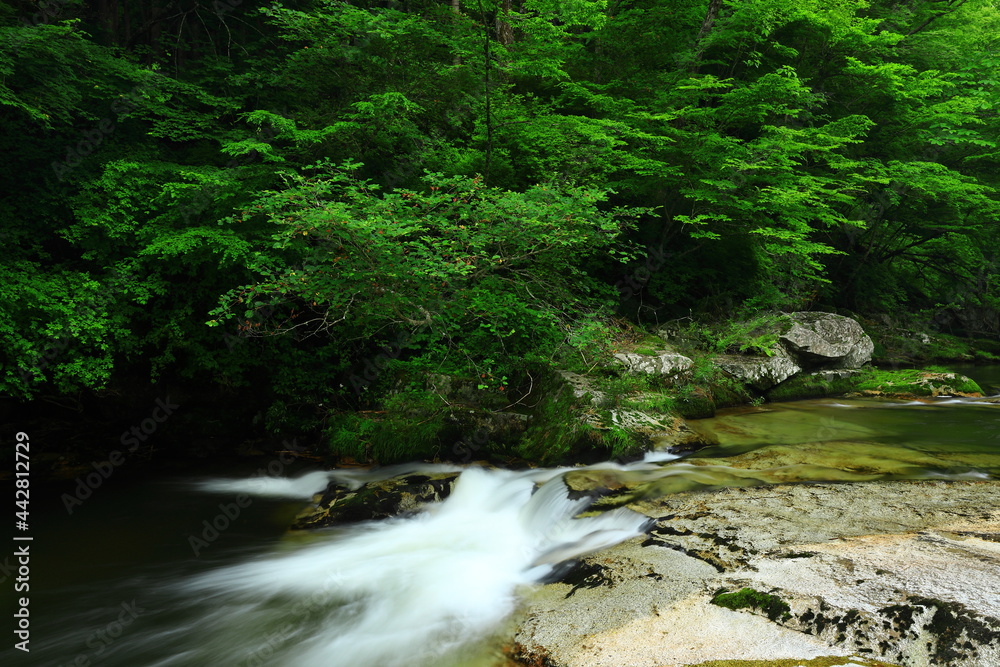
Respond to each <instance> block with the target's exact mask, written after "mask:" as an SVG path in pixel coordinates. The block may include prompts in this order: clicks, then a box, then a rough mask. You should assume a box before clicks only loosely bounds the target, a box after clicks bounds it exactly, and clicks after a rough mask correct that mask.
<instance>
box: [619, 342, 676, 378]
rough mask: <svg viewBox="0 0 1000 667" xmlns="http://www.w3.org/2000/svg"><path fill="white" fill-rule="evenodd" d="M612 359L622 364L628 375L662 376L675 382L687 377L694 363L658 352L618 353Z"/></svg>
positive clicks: (671, 354)
mask: <svg viewBox="0 0 1000 667" xmlns="http://www.w3.org/2000/svg"><path fill="white" fill-rule="evenodd" d="M614 358H615V359H616V360H618V361H619V362H621V363H622V364H624V366H625V368H626V369H627V370H628V372H630V373H648V374H650V375H663V376H665V377H667V378H669V379H671V380H674V381H677V380H681V379H683V378H685V377H687V376H688V374H689V373H688V371H690V370H691V368H692V367H693V366H694V362H693V361H692V360H691V359H689V358H688V357H685V356H684V355H683V354H677V353H676V352H669V351H665V350H659V351H658V352H657V353H656V354H655V355H648V354H639V353H638V352H618V353H616V354H615V355H614Z"/></svg>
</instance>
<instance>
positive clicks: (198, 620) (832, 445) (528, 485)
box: [0, 369, 1000, 667]
mask: <svg viewBox="0 0 1000 667" xmlns="http://www.w3.org/2000/svg"><path fill="white" fill-rule="evenodd" d="M965 370H966V372H969V370H970V369H965ZM970 374H971V375H973V376H974V377H975V376H976V375H978V377H977V379H979V380H980V381H981V382H984V383H990V382H1000V370H998V369H988V371H986V372H983V371H982V369H972V372H971V373H970ZM696 426H697V427H698V428H699V429H703V430H705V431H706V432H712V433H714V434H716V437H717V438H718V440H719V445H718V446H715V447H712V448H710V449H709V450H705V451H703V452H699V453H698V455H697V456H698V457H699V458H701V459H704V458H705V457H706V456H707V457H714V458H715V459H716V461H715V465H714V466H710V468H712V469H713V470H715V469H717V470H718V471H722V472H721V473H720V474H719V475H718V477H717V478H709V479H708V481H706V477H705V471H706V468H704V467H702V468H700V469H698V470H693V468H694V466H690V465H689V464H688V463H687V462H685V461H684V460H683V459H682V460H672V457H670V456H663V457H659V460H657V459H656V458H655V457H654V458H653V459H651V460H648V461H640V462H636V463H632V464H627V465H621V464H615V463H608V464H599V465H598V466H596V467H604V468H606V469H607V470H608V471H609V472H610V473H611V474H614V473H615V472H622V473H623V474H641V475H643V476H645V477H646V478H647V479H650V478H658V477H661V476H662V477H663V478H664V479H667V478H670V479H680V480H685V481H687V482H690V483H689V484H681V485H680V486H677V485H667V486H665V487H664V492H670V491H671V490H684V489H686V488H690V487H691V486H703V487H704V486H715V485H719V486H722V485H725V484H727V483H730V481H731V482H732V483H745V479H743V478H735V477H732V476H731V475H729V474H728V471H729V468H728V467H727V458H728V457H730V456H733V455H735V454H745V453H746V452H754V451H765V450H767V449H768V448H771V449H776V450H778V451H780V450H781V448H783V447H787V448H793V449H794V448H800V449H801V448H802V447H804V446H805V444H808V446H809V447H810V448H812V449H810V450H809V451H816V452H818V454H817V456H818V457H819V458H820V459H823V460H820V461H814V462H813V464H814V465H810V466H807V467H801V466H800V467H798V468H795V473H794V475H793V476H792V478H789V477H788V475H787V471H788V470H789V466H787V465H782V466H781V470H782V471H784V472H783V474H784V475H785V476H784V477H782V480H783V481H803V482H807V481H821V480H831V479H832V480H840V481H845V480H846V481H850V480H852V479H865V480H877V479H880V478H884V477H887V476H888V477H891V478H893V479H898V478H901V477H902V478H923V477H933V478H936V479H970V478H971V479H976V478H984V477H987V476H988V477H994V478H995V477H998V476H1000V405H998V404H993V403H990V402H987V401H975V400H966V399H948V398H941V399H934V400H929V401H922V402H906V401H880V400H839V399H838V400H833V399H826V400H817V401H802V402H796V403H787V404H772V405H766V406H760V407H757V408H744V409H735V410H730V411H723V413H720V416H718V417H717V418H715V419H713V420H704V421H703V422H699V423H697V424H696ZM852 448H853V449H852ZM859 448H861V449H859ZM834 451H835V452H840V453H841V454H843V453H844V452H847V454H846V456H847V457H848V459H849V460H844V459H843V458H841V459H838V458H836V457H830V458H826V459H824V458H823V457H824V456H825V454H824V452H834ZM861 451H864V452H867V453H870V454H871V456H873V457H876V458H878V459H879V460H884V459H886V458H891V459H893V460H898V461H900V462H901V464H900V466H899V467H898V468H895V469H893V470H892V471H891V473H890V474H883V473H878V474H870V473H866V472H864V471H861V472H859V469H860V468H859V467H858V466H857V465H854V464H855V463H856V462H857V459H858V456H859V452H861ZM866 455H867V454H866ZM266 463H267V462H266V461H265V462H264V465H266ZM229 472H230V477H228V478H226V479H223V478H222V476H221V475H204V476H201V477H190V476H154V477H150V478H143V479H132V480H126V481H125V483H121V482H119V483H116V484H110V483H109V484H107V485H105V486H101V487H99V488H97V489H95V490H94V492H93V494H92V495H91V497H89V498H87V499H86V500H85V501H84V502H82V503H81V504H79V505H73V507H72V510H73V511H72V513H69V512H68V511H67V508H66V505H65V503H64V502H63V500H62V498H61V492H63V491H64V489H60V488H52V489H49V490H48V491H45V490H42V491H40V493H43V494H45V495H43V496H41V497H39V496H37V495H33V506H32V510H33V513H32V536H33V541H32V542H31V554H32V558H31V580H30V586H31V588H30V611H31V626H30V627H31V642H30V648H31V651H30V653H23V652H20V651H15V650H12V649H10V648H9V646H10V644H11V643H12V642H10V643H8V646H7V647H6V648H5V650H4V652H3V653H2V654H0V660H2V664H4V665H39V666H41V665H45V666H47V667H57V666H69V665H76V666H81V667H89V666H90V665H107V666H108V667H153V666H163V667H168V666H169V667H174V666H176V667H181V666H183V667H209V666H211V667H230V666H233V667H235V666H241V665H245V666H248V667H249V666H253V665H282V666H288V667H319V666H320V665H324V666H333V667H339V666H344V667H347V666H355V665H357V666H364V667H368V666H378V667H394V666H397V665H399V666H402V665H408V666H413V667H419V666H420V665H435V666H439V665H440V666H448V665H453V666H456V667H457V666H459V665H461V666H475V665H483V666H484V667H485V666H487V665H496V664H498V656H499V649H498V646H499V644H500V641H501V639H502V637H503V635H504V633H505V632H506V631H508V630H509V625H508V624H509V623H510V622H511V618H512V617H514V616H516V613H515V612H516V609H517V605H518V600H519V595H520V593H521V592H523V591H524V590H525V589H526V587H531V586H534V585H537V583H538V582H541V581H544V580H546V579H547V578H549V577H552V576H554V575H555V574H556V573H557V572H558V564H559V562H560V561H563V560H566V559H572V558H574V557H577V556H580V555H583V554H587V553H592V552H594V551H596V550H599V549H601V548H603V547H606V546H609V545H611V544H615V543H617V542H618V541H621V540H624V539H628V538H630V537H633V536H636V535H638V534H640V533H641V532H642V531H643V530H644V528H645V517H644V516H642V515H639V514H636V513H633V512H631V511H629V510H616V511H614V512H611V513H605V514H602V515H599V516H596V517H589V518H583V519H580V518H573V517H574V516H576V515H578V514H579V513H580V512H581V511H582V510H583V509H585V507H586V504H587V500H586V499H577V500H570V499H569V498H568V496H567V494H566V492H565V485H564V484H563V482H562V478H561V475H562V472H563V471H561V470H535V471H525V472H511V471H489V470H482V469H476V468H470V469H468V470H465V471H464V472H462V475H461V477H460V479H459V482H458V484H457V485H456V488H455V491H454V492H453V494H452V495H451V496H450V497H449V498H448V499H447V500H446V501H444V502H443V503H441V504H439V505H437V506H434V507H433V508H431V509H430V510H429V511H425V512H423V513H420V514H417V515H414V516H411V517H407V518H399V519H393V520H388V521H382V522H374V523H368V524H362V525H355V526H351V527H345V528H342V529H338V530H326V531H318V532H316V533H314V534H309V535H305V536H302V535H297V536H291V537H289V536H287V535H286V531H285V528H286V526H287V525H288V524H289V523H290V521H291V519H292V518H293V517H294V515H295V514H296V513H297V512H298V511H299V510H300V509H302V507H303V506H304V504H305V503H307V502H308V500H307V498H308V497H309V495H310V494H311V493H312V492H315V491H318V490H319V489H320V488H322V487H323V486H325V484H326V481H327V479H328V478H329V476H330V475H331V474H336V473H328V472H326V471H309V470H306V469H291V468H288V469H286V470H285V472H287V473H288V478H287V479H285V478H283V479H280V480H265V482H266V483H262V481H261V478H260V477H258V478H257V479H248V477H250V476H251V475H252V473H253V470H252V469H248V470H246V471H241V472H242V473H245V474H243V475H242V476H232V475H233V473H232V471H229ZM348 474H349V473H345V475H348ZM353 474H355V475H356V474H357V473H353ZM852 476H853V477H852ZM727 480H730V481H727ZM732 480H735V481H732ZM741 480H742V481H741ZM343 481H345V482H350V481H351V480H350V479H349V478H348V477H347V476H345V477H344V478H343ZM754 483H758V481H755V482H754ZM536 489H538V490H536ZM6 567H9V564H6ZM5 570H6V568H5ZM5 574H6V575H7V576H8V580H7V582H6V583H5V586H4V596H5V601H6V602H8V608H11V607H12V606H13V604H12V603H13V600H12V597H13V592H12V586H11V585H10V584H11V577H13V576H14V575H13V573H8V571H5ZM8 618H10V616H8ZM8 636H9V635H8Z"/></svg>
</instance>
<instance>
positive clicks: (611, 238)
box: [0, 0, 1000, 460]
mask: <svg viewBox="0 0 1000 667" xmlns="http://www.w3.org/2000/svg"><path fill="white" fill-rule="evenodd" d="M209 4H210V3H208V2H207V0H199V1H198V2H193V3H189V5H190V6H188V5H185V7H187V8H188V9H190V10H191V11H187V10H186V9H185V10H184V11H175V10H176V7H174V6H173V5H172V4H171V3H169V2H167V1H166V0H155V1H154V2H150V3H132V4H128V3H124V4H123V3H110V4H109V3H104V4H101V3H97V4H96V5H93V3H91V4H87V3H79V2H61V3H47V4H46V3H29V2H21V1H18V2H0V121H2V122H3V125H4V128H5V131H4V132H3V133H2V134H0V152H2V153H3V155H4V156H5V159H4V161H3V163H2V164H0V183H3V186H0V187H2V188H3V190H4V193H3V195H4V196H3V197H0V217H2V220H3V228H2V230H0V240H3V241H4V243H3V244H2V245H0V257H2V260H3V261H2V263H0V266H2V267H3V268H2V269H0V309H2V310H3V313H4V314H5V315H6V318H5V323H4V324H3V325H2V326H0V342H2V343H3V355H4V359H3V361H4V364H3V371H2V377H0V389H2V390H3V391H5V392H6V393H8V394H11V395H16V396H18V397H24V398H28V397H31V396H37V395H39V394H45V393H55V394H68V393H72V392H78V391H87V390H90V391H96V390H100V389H102V388H108V389H112V390H113V389H115V384H116V382H117V381H119V380H121V379H122V378H125V377H134V376H141V377H147V378H156V377H169V378H171V379H175V380H178V381H184V382H191V383H195V384H198V385H199V386H200V385H207V386H214V387H218V388H220V389H222V388H224V389H225V390H230V389H231V388H234V387H240V386H251V385H252V386H255V387H259V388H261V389H260V391H258V392H257V394H259V395H260V397H261V398H260V400H261V401H262V402H264V403H269V404H270V409H267V408H262V409H261V415H260V420H259V421H260V423H261V424H263V425H266V426H267V427H268V428H271V429H276V430H281V429H288V430H292V431H309V430H314V429H316V428H319V427H320V424H321V423H322V422H323V420H324V419H325V418H326V416H327V412H326V411H327V410H331V409H335V410H344V409H346V408H351V407H353V408H358V407H360V408H381V407H383V403H384V401H385V400H386V397H387V396H388V395H390V393H391V392H393V391H396V390H398V386H397V381H398V380H399V378H400V377H422V375H420V374H422V373H438V372H441V373H452V374H456V375H460V376H463V377H466V378H470V379H471V378H477V379H476V380H473V382H474V383H475V385H477V386H480V388H478V389H476V391H478V392H480V396H481V397H482V396H488V397H489V398H490V399H491V400H494V401H495V402H496V407H498V408H500V407H504V406H506V405H508V404H509V403H510V402H516V401H517V400H519V399H518V398H510V399H508V396H511V394H512V393H513V392H514V391H519V392H523V393H524V394H526V393H527V392H528V389H529V388H530V387H533V381H534V379H535V378H537V377H539V376H540V375H541V374H543V373H544V372H546V370H548V369H550V368H551V367H553V366H558V367H560V368H565V369H571V370H575V371H578V372H585V373H591V372H594V373H600V372H601V371H600V369H601V366H602V363H603V362H604V360H606V359H607V357H608V356H609V355H610V354H611V353H612V352H614V351H616V350H618V349H625V347H627V346H623V340H622V338H623V337H624V334H623V333H622V327H620V326H618V325H616V324H614V316H615V314H616V309H617V314H619V315H623V316H627V317H629V318H632V319H633V320H635V321H638V322H641V323H652V322H663V321H666V320H669V319H671V318H677V317H694V318H701V319H703V320H706V321H708V320H712V321H720V320H727V321H729V320H736V322H737V323H736V324H731V325H725V326H720V325H715V326H702V325H700V326H699V327H697V328H696V329H692V330H691V331H689V332H688V333H689V336H688V337H689V338H690V340H691V341H692V343H693V345H694V347H698V348H701V349H705V350H709V351H711V352H713V353H732V352H740V353H744V352H750V353H757V354H769V353H770V351H771V347H772V345H773V343H774V340H775V337H776V333H775V331H776V330H775V328H774V327H775V326H779V325H780V319H781V318H780V317H779V316H774V315H770V314H769V313H776V312H779V311H781V310H784V311H792V310H805V309H813V308H820V309H824V310H835V309H836V310H840V311H841V312H844V311H849V312H852V313H856V314H857V315H859V316H865V317H871V319H876V316H881V315H884V314H889V315H891V316H892V318H893V319H894V320H906V321H905V322H904V321H900V322H898V323H897V324H898V327H899V328H900V329H912V330H927V331H928V332H929V333H930V334H932V344H931V345H924V344H923V343H920V342H919V340H918V339H914V338H912V337H910V338H907V337H905V336H903V335H902V334H898V332H896V333H893V332H887V333H886V334H885V335H884V336H882V338H880V341H879V345H880V346H881V347H880V348H879V349H880V350H884V351H885V352H884V354H885V355H887V356H888V357H890V358H892V359H896V360H907V359H922V358H936V357H938V358H945V357H954V358H957V357H966V358H969V359H973V358H976V359H980V360H987V361H988V360H993V359H994V358H995V357H996V356H998V353H1000V351H998V350H994V349H993V348H990V347H989V346H988V345H984V344H981V343H979V342H976V343H970V342H968V341H967V340H966V338H963V337H956V338H954V339H951V338H947V337H945V336H938V335H936V333H935V330H936V329H940V330H942V331H944V332H947V333H952V334H956V335H964V336H966V337H972V338H977V339H984V338H989V337H991V336H993V337H995V336H996V334H997V333H1000V331H998V329H1000V325H998V324H997V323H998V322H1000V319H998V318H997V313H1000V272H998V267H1000V231H998V228H997V226H996V225H995V224H993V221H994V220H996V219H997V217H998V215H1000V209H998V202H1000V197H998V190H997V188H998V187H1000V179H998V177H997V174H998V173H1000V172H998V169H997V167H998V159H1000V150H998V147H1000V114H998V113H997V110H998V108H1000V79H998V77H997V76H996V73H997V71H998V68H1000V60H998V58H997V56H996V46H997V38H996V35H997V34H1000V33H998V28H1000V9H998V8H997V7H995V6H993V5H991V4H990V3H968V2H956V3H937V2H927V3H915V4H914V3H910V4H905V3H904V4H900V3H895V4H893V3H884V2H875V3H870V2H865V1H864V0H843V1H840V2H836V3H832V4H831V3H829V2H821V1H820V0H804V1H801V0H800V1H796V2H791V0H762V1H756V2H746V1H743V0H737V1H733V2H728V3H719V4H716V3H704V2H693V1H689V0H681V1H679V2H674V1H671V2H666V1H665V0H648V1H647V0H644V1H643V2H638V3H624V4H622V3H618V4H614V5H612V4H609V3H607V2H604V1H603V0H574V1H572V2H557V1H555V0H529V1H526V2H523V3H514V4H513V5H512V4H511V3H503V2H498V1H497V0H487V1H485V2H483V3H480V4H472V3H460V4H459V5H458V6H457V11H455V9H454V6H453V5H450V4H448V3H429V2H410V3H404V4H402V5H400V4H398V3H374V4H373V3H367V2H365V3H362V2H314V1H313V0H287V1H285V2H282V3H280V4H269V3H263V5H261V4H260V3H257V4H255V5H254V6H249V5H246V6H244V5H240V6H239V7H237V6H236V5H237V4H239V3H236V4H233V3H230V4H229V5H228V11H216V10H215V8H209V6H208V5H209ZM251 4H253V3H251ZM43 5H44V6H43ZM706 5H707V6H706ZM223 9H225V7H224V8H223ZM706 12H717V14H714V15H712V14H706ZM195 18H197V20H195ZM22 19H25V20H22ZM140 26H141V28H140ZM223 36H224V37H223ZM643 247H648V248H650V249H656V252H655V256H654V253H653V251H652V250H650V252H649V253H648V256H643V253H642V251H641V250H639V249H640V248H643ZM625 283H628V284H629V290H628V291H627V292H628V293H627V298H619V297H623V296H625V295H616V290H615V286H616V284H617V285H621V284H625ZM879 319H881V318H880V317H879ZM206 320H207V321H208V322H209V324H210V326H205V322H206ZM893 326H897V325H893ZM887 327H888V325H887ZM890 328H891V327H890ZM660 344H661V342H660V341H657V340H656V339H649V340H646V341H641V340H632V341H631V349H635V350H637V351H640V352H647V353H649V352H653V351H655V350H656V349H659V346H660ZM386 349H391V350H392V351H393V353H392V355H390V356H391V361H392V363H391V364H386V365H385V367H384V368H381V369H380V370H379V373H377V375H378V377H377V378H376V379H375V380H373V381H371V382H368V383H367V384H364V386H363V387H358V386H355V385H354V384H352V382H351V377H352V376H356V375H357V369H358V368H359V367H363V365H364V364H365V362H366V361H367V362H371V360H372V359H375V358H378V355H380V354H381V355H384V354H385V352H384V350H386ZM317 359H319V360H322V361H321V362H320V363H317ZM696 361H697V362H698V366H697V367H696V369H695V370H694V375H695V378H694V379H693V380H692V382H691V385H690V386H689V387H685V386H682V387H678V388H673V389H670V390H669V392H668V393H666V394H664V393H663V391H664V390H665V389H666V388H665V387H662V386H649V387H640V386H639V385H638V384H636V382H638V381H635V380H630V382H632V383H633V384H632V386H630V387H626V386H624V385H622V386H620V387H617V388H615V387H612V389H613V391H612V396H613V398H612V399H611V401H619V402H628V401H634V400H639V401H640V402H642V401H647V402H648V400H649V399H645V398H644V399H637V396H639V395H641V394H642V393H643V392H647V391H648V392H649V393H651V394H654V393H655V394H659V395H660V396H666V397H667V398H662V399H655V400H653V403H656V405H652V404H650V405H648V407H649V408H650V409H654V408H656V409H662V410H666V409H667V408H668V407H669V408H670V409H676V410H680V411H681V412H685V411H687V412H685V414H696V413H697V414H703V413H706V412H707V411H708V405H709V403H715V404H718V405H726V404H732V403H734V402H744V401H747V400H750V399H751V398H753V397H751V396H749V395H748V394H747V392H746V390H745V388H742V387H740V386H736V385H735V384H734V383H733V382H731V381H730V380H729V379H728V378H726V377H724V376H722V375H720V374H719V373H718V372H717V371H715V370H713V369H712V367H711V365H710V364H708V363H707V362H705V361H704V360H702V359H698V360H696ZM611 384H612V385H613V384H614V383H613V382H612V383H611ZM699 386H708V387H710V391H709V393H710V394H711V395H710V396H701V395H699V394H698V392H697V391H696V390H695V387H699ZM824 390H825V389H824ZM520 395H523V394H519V396H520ZM411 398H413V397H411ZM413 400H417V399H416V398H413ZM668 403H669V405H668ZM321 405H322V407H321ZM490 405H491V406H492V405H493V404H492V403H491V404H490ZM331 406H333V407H331ZM553 417H554V415H553ZM336 419H341V417H337V418H336ZM344 419H346V418H344ZM335 421H336V420H335ZM368 421H371V422H373V423H375V422H377V423H388V422H389V421H391V420H379V419H376V418H374V417H372V418H369V419H368ZM550 421H551V422H552V423H553V424H554V423H556V422H557V421H558V420H555V419H553V420H550ZM337 423H340V422H337ZM367 423H368V422H364V423H362V422H358V423H348V422H346V421H345V422H344V426H343V428H344V429H345V430H344V433H353V434H356V435H358V434H359V437H358V438H355V440H357V441H363V442H365V443H366V444H365V445H364V447H367V448H368V449H358V447H359V445H357V444H356V443H355V444H353V445H349V443H348V441H349V440H350V437H348V436H343V437H340V436H338V437H337V438H334V440H336V442H337V443H339V444H337V445H336V446H335V449H337V451H340V450H343V451H344V452H353V453H352V454H350V455H351V456H356V457H357V458H365V457H368V456H370V455H371V454H372V452H376V451H377V452H378V453H380V455H381V454H384V455H385V456H387V457H389V458H393V457H397V456H403V454H402V453H401V452H403V450H404V449H405V448H406V447H411V448H412V451H414V452H415V451H417V450H420V452H422V454H421V455H424V454H428V455H429V454H432V453H433V446H432V444H431V443H432V439H430V436H429V435H428V432H429V431H428V432H425V431H424V430H423V427H421V428H420V429H417V427H416V425H414V424H409V425H408V424H403V423H400V424H393V427H398V428H399V429H402V430H406V429H416V430H413V431H412V433H410V432H409V431H408V433H409V436H408V437H409V440H410V441H412V443H414V444H411V445H407V444H398V443H399V442H401V440H400V439H398V438H397V439H396V441H394V442H395V443H396V444H393V442H390V438H389V437H388V436H385V438H382V436H379V438H375V439H373V436H372V433H373V431H371V429H373V428H374V427H373V426H365V425H364V424H367ZM429 423H430V422H429ZM331 428H333V427H331ZM337 428H339V427H337ZM380 428H381V427H380ZM386 428H388V427H386ZM546 428H548V427H546ZM577 428H578V427H577V426H576V425H563V426H562V427H559V428H556V427H554V426H553V427H552V429H555V430H552V431H551V432H552V433H553V434H554V436H553V437H554V441H553V442H552V443H546V442H545V441H544V440H543V434H544V433H547V432H548V431H546V429H541V430H539V431H538V432H537V433H535V434H534V435H532V438H533V439H532V440H531V443H529V444H528V445H526V446H525V447H526V449H525V450H524V451H525V452H529V451H533V452H536V453H538V454H539V456H542V457H549V458H550V459H551V460H555V459H558V458H559V457H561V456H566V455H568V454H569V453H570V452H571V451H576V450H574V447H578V446H579V447H583V448H586V447H589V446H590V445H587V442H591V440H588V439H589V438H591V436H593V437H594V438H596V440H593V442H598V441H599V440H600V438H601V437H603V436H600V435H599V434H598V435H594V434H591V433H583V432H577V431H575V430H574V429H577ZM366 429H367V430H366ZM428 429H430V427H429V426H428ZM560 429H561V430H560ZM334 432H339V431H337V430H336V428H334ZM616 437H617V436H616V435H614V434H611V435H608V436H607V438H610V439H611V440H614V438H616ZM611 440H609V442H611ZM615 442H618V441H615ZM421 443H422V444H421ZM624 446H625V443H624V442H618V444H617V445H616V444H614V443H612V448H615V447H618V448H619V449H620V448H621V447H624ZM352 447H353V449H352ZM546 452H548V453H546Z"/></svg>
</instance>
